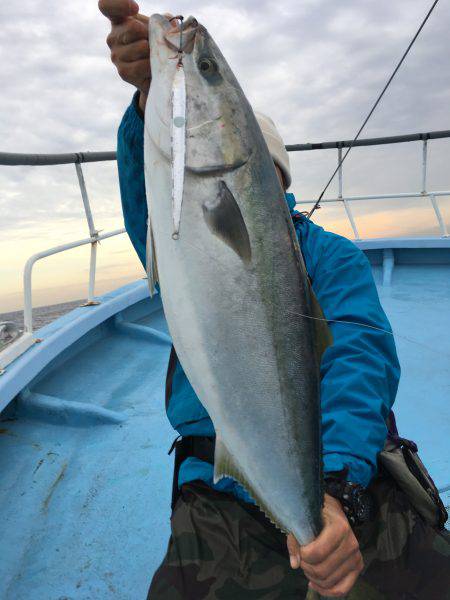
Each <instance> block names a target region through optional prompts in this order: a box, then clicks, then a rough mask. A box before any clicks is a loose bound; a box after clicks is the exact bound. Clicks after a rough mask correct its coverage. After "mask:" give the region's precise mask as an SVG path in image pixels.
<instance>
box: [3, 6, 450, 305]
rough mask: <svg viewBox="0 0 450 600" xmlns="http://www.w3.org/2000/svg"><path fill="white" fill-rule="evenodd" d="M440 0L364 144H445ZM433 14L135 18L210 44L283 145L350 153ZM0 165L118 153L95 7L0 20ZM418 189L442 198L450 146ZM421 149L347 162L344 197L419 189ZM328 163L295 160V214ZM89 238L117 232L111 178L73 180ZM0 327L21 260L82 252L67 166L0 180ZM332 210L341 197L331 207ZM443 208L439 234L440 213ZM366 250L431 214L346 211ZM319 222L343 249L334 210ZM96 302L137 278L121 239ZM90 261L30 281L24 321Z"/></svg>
mask: <svg viewBox="0 0 450 600" xmlns="http://www.w3.org/2000/svg"><path fill="white" fill-rule="evenodd" d="M449 4H450V0H440V3H439V4H438V5H437V8H436V9H435V12H434V13H433V15H432V16H431V18H430V20H429V22H428V23H427V25H426V27H425V29H424V31H423V32H422V34H421V35H420V37H419V38H418V40H417V42H416V44H415V46H414V47H413V49H412V51H411V53H410V55H409V56H408V58H407V59H406V62H405V64H404V65H403V67H402V69H401V71H400V72H399V73H398V75H397V77H396V78H395V80H394V82H393V83H392V85H391V87H390V88H389V90H388V92H387V94H386V96H385V98H384V99H383V100H382V103H381V105H380V106H379V107H378V109H377V111H376V112H375V114H374V115H373V117H372V119H371V120H370V121H369V124H368V126H367V128H366V130H365V132H364V134H363V136H362V137H376V136H384V135H397V134H406V133H415V132H424V131H433V130H441V129H450V116H449V108H450V69H449V57H450V37H449V36H448V30H449V25H450V10H449ZM430 6H431V0H426V1H425V0H395V2H392V0H340V1H339V2H337V1H336V0H278V1H277V2H266V1H265V0H258V1H256V0H250V1H242V0H240V1H234V0H233V1H226V0H225V1H224V2H222V3H220V4H219V5H218V4H217V3H213V2H209V1H203V0H200V1H197V2H195V3H192V2H185V1H178V2H174V3H172V4H170V5H161V4H159V3H156V2H151V1H149V0H142V1H141V2H140V12H141V13H143V14H147V15H150V14H152V13H154V12H172V13H173V14H184V15H186V16H187V15H188V14H193V15H194V16H195V17H196V18H197V19H198V20H199V21H200V22H202V23H203V24H204V25H205V26H206V27H207V28H208V30H209V31H210V33H211V34H212V36H213V37H214V39H215V41H216V42H217V44H218V45H219V47H220V48H221V50H222V52H223V54H224V55H225V57H226V58H227V60H228V62H229V63H230V66H231V67H232V69H233V71H234V73H235V75H236V76H237V78H238V80H239V82H240V83H241V85H242V87H243V89H244V91H245V93H246V95H247V97H248V98H249V100H250V102H251V103H252V105H253V106H254V107H255V108H256V109H258V110H261V111H263V112H266V113H268V114H269V115H270V116H271V117H272V119H273V120H274V121H275V123H276V124H277V126H278V128H279V130H280V132H281V134H282V136H283V138H284V140H285V142H286V143H305V142H319V141H331V140H337V139H349V138H352V137H353V136H354V134H355V133H356V131H357V130H358V128H359V127H360V125H361V123H362V121H363V119H364V118H365V116H366V114H367V113H368V111H369V109H370V107H371V105H372V104H373V102H374V100H375V98H376V96H377V94H378V93H379V91H380V90H381V89H382V87H383V85H384V83H385V81H386V80H387V78H388V76H389V75H390V73H391V72H392V70H393V68H394V67H395V65H396V63H397V61H398V60H399V58H400V56H401V55H402V53H403V51H404V50H405V48H406V46H407V45H408V43H409V41H410V39H411V37H412V36H413V34H414V33H415V31H416V29H417V27H418V25H419V23H420V22H421V20H422V18H423V17H424V16H425V14H426V12H427V10H428V9H429V7H430ZM0 23H1V27H0V54H1V56H2V69H1V70H0V114H1V115H2V118H1V120H0V140H1V143H0V151H6V152H36V153H47V152H51V153H55V152H77V151H86V150H91V151H101V150H113V149H115V145H116V134H117V128H118V125H119V123H120V120H121V117H122V115H123V112H124V111H125V109H126V107H127V106H128V104H129V103H130V100H131V96H132V94H133V91H134V90H133V88H132V87H131V86H130V85H128V84H126V83H125V82H123V81H122V80H121V79H120V78H119V76H118V75H117V72H116V70H115V67H114V65H113V64H112V63H111V61H110V58H109V49H108V47H107V46H106V42H105V40H106V36H107V35H108V33H109V30H110V25H109V22H108V21H107V19H105V17H103V15H101V13H100V12H99V11H98V8H97V2H96V1H95V0H72V1H70V2H60V1H59V0H45V1H44V0H22V2H21V3H20V4H19V5H17V7H15V8H14V10H12V9H11V5H10V3H7V2H2V3H1V4H0ZM429 150H430V151H429V156H430V163H429V178H428V182H429V185H428V189H430V190H449V189H450V172H449V168H448V165H449V161H450V141H449V140H437V141H433V142H431V143H430V149H429ZM421 151H422V150H421V145H420V143H411V144H399V145H392V146H386V147H382V148H379V147H372V148H355V149H354V150H352V152H351V153H350V155H349V158H348V159H347V161H346V164H345V166H344V193H345V194H346V195H364V194H384V193H398V192H416V191H420V189H421V187H420V186H421V173H420V164H421ZM336 161H337V154H336V151H330V150H328V151H314V152H301V153H295V154H291V167H292V172H293V184H292V188H291V191H293V192H294V193H295V194H296V197H297V200H305V199H312V198H316V197H317V195H318V194H319V193H320V191H321V189H322V188H323V186H324V184H325V182H326V181H327V179H328V177H329V176H330V174H331V172H332V170H333V169H334V167H335V165H336ZM83 169H84V171H85V177H86V183H87V187H88V193H89V196H90V199H91V202H92V208H93V214H94V220H95V225H96V227H97V228H98V229H101V230H103V231H109V230H112V229H117V228H120V227H122V226H123V220H122V214H121V207H120V193H119V188H118V180H117V168H116V165H115V163H114V162H111V163H103V164H89V165H86V166H83ZM0 190H1V191H0V211H1V215H2V218H1V220H0V312H4V311H9V310H15V309H20V308H21V307H22V272H23V266H24V264H25V262H26V260H27V259H28V257H29V256H31V255H32V254H34V253H35V252H39V251H41V250H44V249H47V248H50V247H53V246H58V245H60V244H62V243H65V242H68V241H73V240H77V239H82V238H85V237H87V234H88V231H87V225H86V222H85V219H84V218H83V207H82V202H81V196H80V191H79V188H78V186H77V178H76V173H75V168H74V166H73V165H65V166H53V167H3V166H0ZM335 195H336V185H333V186H332V188H331V189H330V194H329V196H335ZM439 204H440V207H441V210H442V212H443V215H444V217H445V219H446V221H447V223H448V224H449V225H450V198H442V199H440V200H439ZM352 207H353V211H354V214H355V219H356V222H357V225H358V228H359V230H360V234H361V236H362V237H385V236H398V235H413V236H418V235H438V233H439V232H438V228H437V225H436V219H435V217H434V213H433V212H432V209H431V205H430V202H429V200H427V199H417V200H414V201H413V200H406V201H405V200H391V201H360V202H355V203H353V204H352ZM315 220H316V222H318V223H319V224H321V225H322V226H324V227H326V228H327V229H329V230H331V231H335V232H337V233H339V234H341V235H345V236H347V237H350V238H352V237H353V234H352V231H351V229H350V226H349V224H348V221H347V219H346V216H345V211H344V209H343V207H342V205H338V206H335V205H331V204H326V205H324V207H323V208H322V209H321V210H320V211H317V213H316V216H315ZM98 257H99V259H98V269H97V286H96V292H97V293H103V292H105V291H106V290H108V289H113V288H115V287H117V286H118V285H120V284H123V283H125V282H128V281H132V280H134V279H136V278H139V277H143V276H144V272H143V269H142V267H141V265H140V263H139V261H138V259H137V257H136V255H135V253H134V251H133V249H132V246H131V244H130V242H129V240H128V238H127V236H126V235H122V236H118V237H115V238H112V239H109V240H106V241H104V242H102V244H101V245H100V248H99V251H98ZM88 271H89V249H88V247H84V248H82V249H79V250H70V251H68V252H65V253H63V254H59V255H57V256H55V257H51V258H47V259H44V260H42V261H39V263H38V264H37V265H36V267H35V270H34V275H33V290H34V291H33V294H34V295H33V302H34V305H36V306H38V305H45V304H53V303H56V302H64V301H67V300H71V299H78V298H83V297H85V295H86V293H87V292H86V290H87V278H88Z"/></svg>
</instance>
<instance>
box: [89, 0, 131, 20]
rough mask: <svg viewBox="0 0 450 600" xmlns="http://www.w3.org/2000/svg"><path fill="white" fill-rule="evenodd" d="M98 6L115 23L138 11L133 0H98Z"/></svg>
mask: <svg viewBox="0 0 450 600" xmlns="http://www.w3.org/2000/svg"><path fill="white" fill-rule="evenodd" d="M98 7H99V9H100V12H102V13H103V14H104V15H105V17H108V19H109V20H110V21H111V23H115V24H117V23H121V22H122V21H124V20H125V19H126V18H127V17H133V16H134V15H136V14H137V13H138V12H139V5H138V4H137V3H136V2H135V1H134V0H98Z"/></svg>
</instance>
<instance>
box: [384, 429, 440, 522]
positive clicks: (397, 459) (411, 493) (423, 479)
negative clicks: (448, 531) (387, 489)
mask: <svg viewBox="0 0 450 600" xmlns="http://www.w3.org/2000/svg"><path fill="white" fill-rule="evenodd" d="M378 462H379V466H380V467H381V469H382V470H384V472H385V473H388V474H389V475H390V476H391V477H392V478H393V479H394V480H395V482H396V483H397V485H398V487H399V488H400V489H401V490H402V491H403V492H404V494H405V495H406V496H407V498H408V499H409V501H410V502H411V504H412V505H413V506H414V508H415V509H416V511H417V512H418V513H419V515H420V516H421V517H422V518H423V519H424V520H425V521H426V522H427V523H428V524H429V525H431V526H432V527H435V528H437V529H444V525H445V523H446V521H447V519H448V514H447V511H446V510H445V506H444V503H443V502H442V500H441V497H440V496H439V491H438V489H437V487H436V485H435V483H434V481H433V480H432V478H431V476H430V474H429V473H428V470H427V468H426V467H425V465H424V464H423V462H422V461H421V460H420V458H419V455H418V453H417V446H416V444H415V443H414V442H411V441H409V440H406V439H404V438H401V437H398V436H396V435H395V436H389V437H388V439H387V441H386V444H385V447H384V450H382V451H381V452H380V453H379V455H378Z"/></svg>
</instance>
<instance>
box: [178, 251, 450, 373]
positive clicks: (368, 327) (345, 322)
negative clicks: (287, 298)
mask: <svg viewBox="0 0 450 600" xmlns="http://www.w3.org/2000/svg"><path fill="white" fill-rule="evenodd" d="M183 242H184V243H185V244H187V245H188V246H190V247H191V248H193V249H194V250H197V252H199V253H200V254H203V255H204V256H206V257H207V258H210V259H211V260H213V261H214V262H216V263H217V264H218V265H220V266H221V267H222V268H223V269H224V270H225V271H229V267H228V265H226V264H225V263H222V262H221V261H220V260H219V259H218V258H217V256H214V255H213V254H211V253H209V252H207V251H206V250H204V249H203V248H199V247H198V246H196V245H195V244H193V243H192V242H188V241H187V240H186V239H184V240H183ZM242 289H243V288H242ZM288 313H289V314H291V315H296V316H298V317H303V318H305V319H312V320H313V321H324V322H325V323H344V324H345V325H359V327H366V328H367V329H373V330H375V331H380V332H381V333H385V334H388V335H390V336H392V337H393V338H394V339H395V338H399V339H402V340H405V341H406V342H409V343H410V344H415V345H416V346H421V347H422V348H424V349H425V350H429V351H430V352H434V353H435V354H438V355H439V356H447V357H448V358H449V359H450V355H448V354H447V353H445V352H442V351H440V350H436V349H435V348H432V347H431V346H427V345H426V344H423V343H422V342H418V341H417V340H413V339H412V338H409V337H407V336H406V335H402V334H400V333H394V332H392V331H389V330H388V329H383V328H382V327H376V326H375V325H368V324H367V323H360V322H359V321H347V320H345V319H323V318H321V317H311V315H305V314H303V313H298V312H293V311H288ZM447 370H448V369H446V371H447Z"/></svg>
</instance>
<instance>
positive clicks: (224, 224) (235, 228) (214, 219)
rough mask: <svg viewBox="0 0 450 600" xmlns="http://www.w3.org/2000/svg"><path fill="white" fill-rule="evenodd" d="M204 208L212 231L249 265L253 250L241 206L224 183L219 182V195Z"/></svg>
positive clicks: (206, 203) (207, 222) (204, 213)
mask: <svg viewBox="0 0 450 600" xmlns="http://www.w3.org/2000/svg"><path fill="white" fill-rule="evenodd" d="M202 208H203V216H204V218H205V221H206V224H207V225H208V228H209V229H210V231H211V232H212V233H213V234H214V235H216V236H217V237H219V238H220V239H221V240H222V241H223V242H224V243H225V244H226V245H227V246H229V247H230V248H231V249H232V250H234V252H236V254H237V255H238V256H240V257H241V259H242V260H243V262H244V263H245V264H248V263H249V262H250V261H251V258H252V250H251V246H250V238H249V235H248V231H247V227H246V225H245V221H244V218H243V216H242V213H241V210H240V208H239V205H238V203H237V202H236V200H235V198H234V196H233V194H232V193H231V191H230V190H229V189H228V187H227V185H226V183H225V182H224V181H219V193H218V195H217V196H216V197H215V198H213V199H212V200H208V201H207V202H205V203H204V204H203V207H202Z"/></svg>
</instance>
